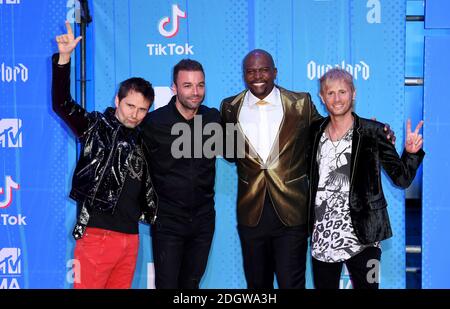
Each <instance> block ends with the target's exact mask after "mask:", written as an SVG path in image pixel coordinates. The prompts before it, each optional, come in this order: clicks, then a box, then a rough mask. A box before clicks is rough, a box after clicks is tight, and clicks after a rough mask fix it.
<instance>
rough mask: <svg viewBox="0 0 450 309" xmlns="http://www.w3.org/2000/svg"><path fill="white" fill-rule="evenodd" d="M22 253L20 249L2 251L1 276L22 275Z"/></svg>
mask: <svg viewBox="0 0 450 309" xmlns="http://www.w3.org/2000/svg"><path fill="white" fill-rule="evenodd" d="M21 266H22V253H21V249H20V248H2V249H0V275H20V274H21V273H22V267H21Z"/></svg>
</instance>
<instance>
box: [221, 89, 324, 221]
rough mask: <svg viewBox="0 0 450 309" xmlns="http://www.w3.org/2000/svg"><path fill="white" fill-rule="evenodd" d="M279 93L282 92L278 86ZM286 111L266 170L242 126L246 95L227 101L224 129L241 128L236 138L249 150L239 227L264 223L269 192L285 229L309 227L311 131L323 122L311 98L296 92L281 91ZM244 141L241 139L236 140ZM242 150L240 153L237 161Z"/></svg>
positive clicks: (242, 162)
mask: <svg viewBox="0 0 450 309" xmlns="http://www.w3.org/2000/svg"><path fill="white" fill-rule="evenodd" d="M277 87H278V86H277ZM278 89H279V90H280V94H281V101H282V106H283V119H282V122H281V125H280V128H279V130H278V135H277V138H276V140H275V142H274V145H278V147H276V146H274V147H272V150H271V152H270V154H269V158H268V159H267V162H266V164H264V163H263V161H262V160H261V158H260V157H259V156H258V155H257V154H256V151H255V150H254V149H253V147H252V146H251V144H250V143H249V141H248V139H247V138H246V137H245V135H244V133H243V132H242V129H241V127H240V125H239V123H238V119H239V113H240V110H241V107H242V104H243V101H244V97H245V93H246V92H247V90H245V91H243V92H241V93H240V94H238V95H236V96H233V97H230V98H227V99H225V100H223V101H222V104H221V114H222V119H223V121H224V123H225V124H227V123H232V124H237V125H236V126H235V127H237V130H235V131H234V132H233V133H230V132H227V137H229V135H230V134H235V136H236V137H237V138H243V139H244V140H245V150H243V149H240V150H241V151H243V155H242V156H241V158H238V159H236V164H237V172H238V197H237V215H238V223H239V224H241V225H244V226H256V225H257V224H258V222H259V220H260V218H261V214H262V210H263V205H264V198H265V196H266V189H267V191H268V193H269V196H270V198H271V201H272V203H273V205H274V207H275V212H276V213H277V215H278V217H279V218H280V220H281V222H283V224H284V225H286V226H296V225H301V224H306V223H307V219H308V218H307V216H308V214H307V212H308V211H307V209H308V178H307V173H308V164H309V163H308V162H307V150H308V147H309V140H308V136H309V126H310V124H311V123H312V122H313V121H315V120H317V119H319V118H320V117H321V116H320V114H319V113H318V112H317V110H316V108H315V106H314V104H313V103H312V101H311V96H310V94H309V93H306V92H292V91H288V90H286V89H283V88H281V87H278ZM237 135H240V136H237ZM237 151H239V149H235V151H234V155H236V152H237Z"/></svg>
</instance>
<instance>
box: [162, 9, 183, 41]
mask: <svg viewBox="0 0 450 309" xmlns="http://www.w3.org/2000/svg"><path fill="white" fill-rule="evenodd" d="M186 16H187V15H186V12H183V11H182V10H180V8H179V7H178V5H177V4H173V5H172V21H173V22H172V28H171V29H170V30H169V31H167V30H166V29H164V28H165V26H167V24H168V23H170V17H164V18H163V19H161V20H160V21H159V24H158V30H159V33H161V35H162V36H164V37H166V38H172V37H174V36H175V35H176V34H177V33H178V29H179V26H180V25H179V20H180V18H186Z"/></svg>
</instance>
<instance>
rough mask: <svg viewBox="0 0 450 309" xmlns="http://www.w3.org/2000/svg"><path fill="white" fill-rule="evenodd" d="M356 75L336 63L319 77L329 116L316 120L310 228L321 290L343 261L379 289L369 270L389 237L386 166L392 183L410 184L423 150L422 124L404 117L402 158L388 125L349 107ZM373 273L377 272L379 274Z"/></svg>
mask: <svg viewBox="0 0 450 309" xmlns="http://www.w3.org/2000/svg"><path fill="white" fill-rule="evenodd" d="M355 96H356V92H355V87H354V84H353V77H352V76H351V75H350V73H348V72H347V71H345V70H342V69H340V68H334V69H332V70H330V71H328V72H327V73H326V74H325V75H324V76H323V77H322V78H321V79H320V97H321V99H322V101H323V102H324V104H325V106H326V108H327V111H328V113H329V117H327V118H324V119H321V120H319V121H316V122H315V123H313V124H312V126H311V141H312V142H313V146H312V151H311V157H310V158H311V170H310V180H311V195H310V214H311V220H310V230H312V237H311V254H312V257H313V258H312V265H313V278H314V284H315V287H316V288H318V289H337V288H339V279H340V274H341V270H342V265H343V263H345V264H346V266H347V269H348V270H349V273H350V277H351V280H352V284H353V287H354V288H365V289H377V288H378V284H379V282H378V278H379V274H378V273H376V271H377V270H374V269H372V267H373V265H374V262H375V263H379V261H380V257H381V248H380V241H382V240H384V239H387V238H389V237H391V236H392V231H391V227H390V223H389V217H388V213H387V209H386V206H387V204H386V200H385V198H384V195H383V190H382V187H381V175H380V173H381V167H383V168H384V170H385V171H386V172H387V174H388V175H389V177H390V178H391V180H392V181H393V183H394V184H395V185H397V186H399V187H402V188H406V187H408V186H409V185H410V184H411V182H412V181H413V179H414V176H415V174H416V170H417V168H418V167H419V166H420V164H421V162H422V159H423V157H424V154H425V153H424V152H423V150H422V149H421V148H422V144H423V139H422V136H421V135H420V134H419V130H420V128H421V127H422V125H423V121H421V122H420V123H419V124H418V125H417V127H416V129H415V131H414V132H411V122H410V120H408V122H407V132H406V142H405V150H404V151H403V155H402V157H401V158H400V157H399V155H398V154H397V152H396V150H395V147H394V145H393V144H392V143H390V142H389V141H388V140H387V139H386V138H385V133H384V132H383V127H384V125H383V124H381V123H378V122H376V121H373V120H368V119H364V118H360V117H359V116H358V115H356V114H355V113H353V112H352V110H353V101H354V99H355ZM374 272H375V273H374Z"/></svg>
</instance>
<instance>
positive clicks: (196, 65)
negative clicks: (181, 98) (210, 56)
mask: <svg viewBox="0 0 450 309" xmlns="http://www.w3.org/2000/svg"><path fill="white" fill-rule="evenodd" d="M180 71H191V72H194V71H199V72H202V73H203V76H205V71H204V70H203V66H202V64H201V63H200V62H198V61H196V60H192V59H182V60H180V62H178V63H177V64H176V65H175V66H174V67H173V76H172V78H173V83H174V84H175V85H176V84H177V78H178V72H180Z"/></svg>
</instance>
